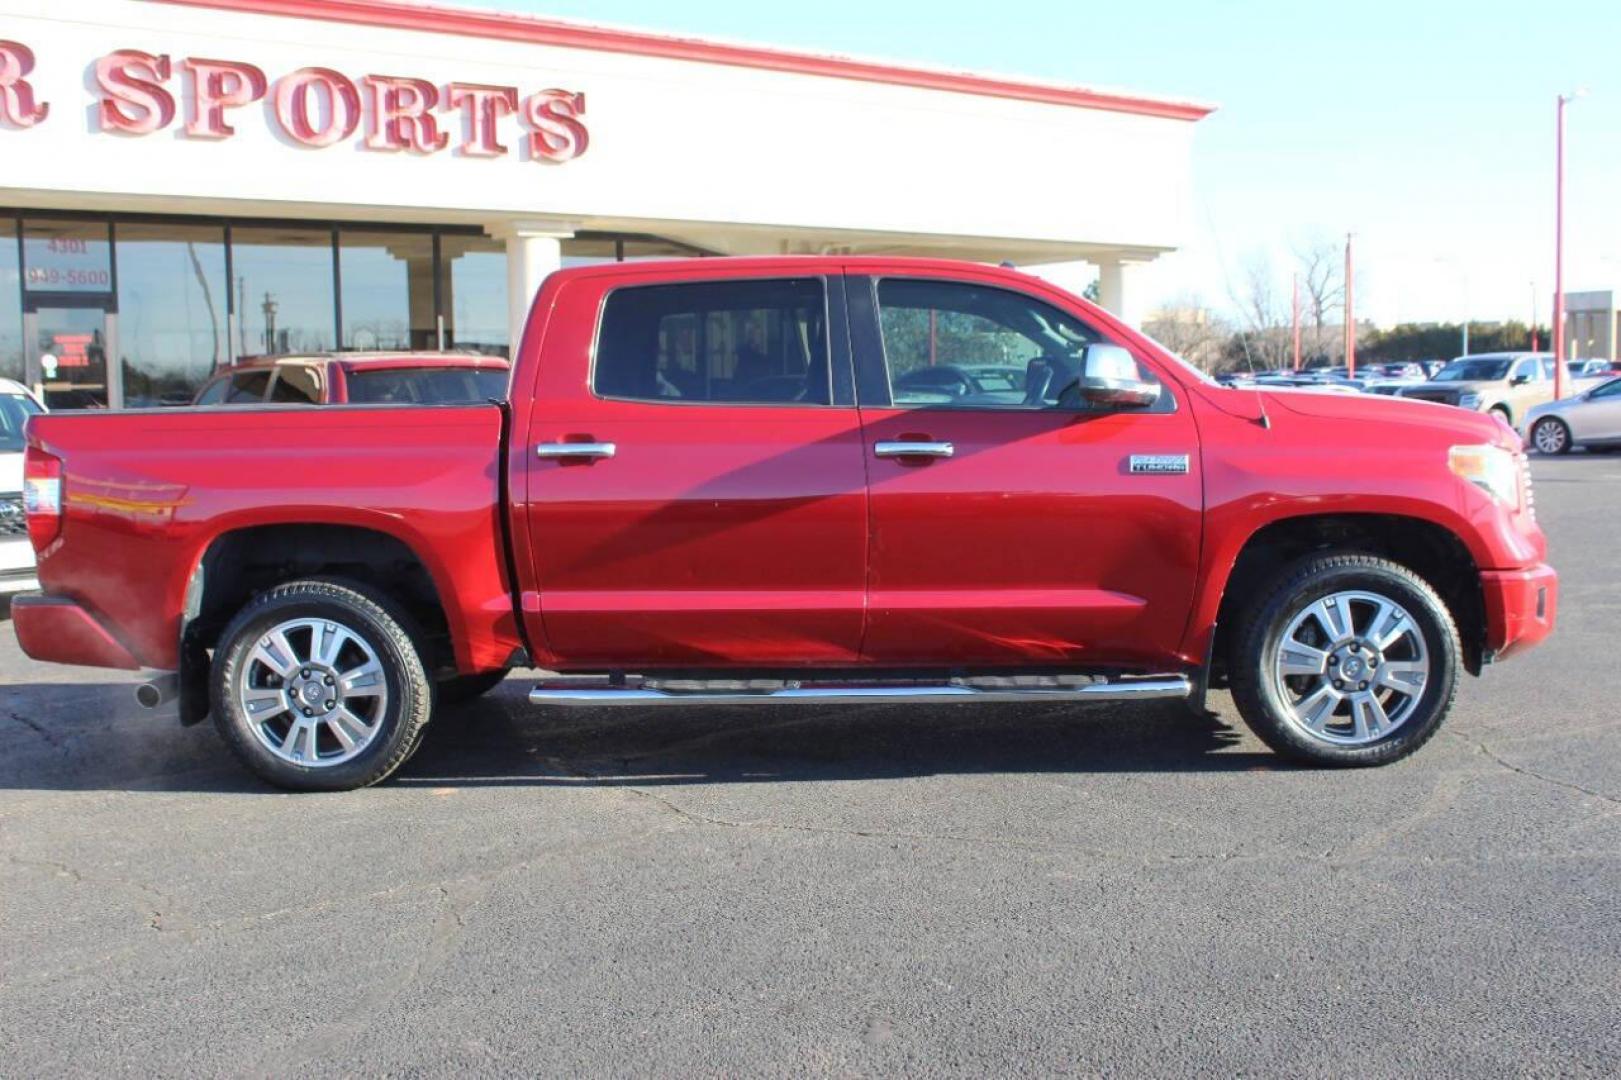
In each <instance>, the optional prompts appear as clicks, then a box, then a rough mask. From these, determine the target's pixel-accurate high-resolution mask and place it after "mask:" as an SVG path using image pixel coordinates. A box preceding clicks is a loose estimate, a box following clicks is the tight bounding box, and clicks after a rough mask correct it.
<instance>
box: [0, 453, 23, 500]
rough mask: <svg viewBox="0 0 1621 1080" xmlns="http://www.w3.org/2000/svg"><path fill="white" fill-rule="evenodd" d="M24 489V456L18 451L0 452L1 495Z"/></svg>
mask: <svg viewBox="0 0 1621 1080" xmlns="http://www.w3.org/2000/svg"><path fill="white" fill-rule="evenodd" d="M22 489H23V456H22V453H21V452H20V451H17V450H0V495H10V494H13V493H15V492H18V491H21V490H22Z"/></svg>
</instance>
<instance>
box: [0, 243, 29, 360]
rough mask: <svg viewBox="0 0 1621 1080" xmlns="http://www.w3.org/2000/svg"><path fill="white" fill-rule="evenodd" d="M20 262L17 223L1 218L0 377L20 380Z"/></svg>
mask: <svg viewBox="0 0 1621 1080" xmlns="http://www.w3.org/2000/svg"><path fill="white" fill-rule="evenodd" d="M21 295H22V263H21V262H20V261H19V258H18V252H17V222H16V221H15V220H7V219H4V218H0V379H15V380H17V381H18V382H21V381H22V380H23V379H24V377H25V373H24V371H23V312H22V305H21V304H20V303H18V302H17V301H16V298H18V297H20V296H21Z"/></svg>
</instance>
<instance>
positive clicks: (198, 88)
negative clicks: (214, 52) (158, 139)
mask: <svg viewBox="0 0 1621 1080" xmlns="http://www.w3.org/2000/svg"><path fill="white" fill-rule="evenodd" d="M180 64H181V66H182V67H184V68H185V69H186V70H187V71H188V72H189V73H190V74H191V86H192V101H191V114H190V115H189V116H187V117H186V134H187V135H189V136H191V137H192V138H194V139H224V138H228V137H230V136H232V135H235V134H236V129H235V128H234V127H232V126H231V125H230V124H227V123H226V122H225V110H226V109H236V108H241V107H242V106H243V105H247V104H250V103H252V102H255V101H258V100H259V99H260V98H262V97H264V96H265V89H266V83H265V73H264V72H262V71H260V70H259V69H258V68H256V67H254V66H253V65H252V64H239V63H237V62H236V61H234V60H199V59H196V58H195V57H191V58H187V59H185V60H182V61H181V62H180Z"/></svg>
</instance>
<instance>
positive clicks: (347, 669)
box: [235, 618, 388, 768]
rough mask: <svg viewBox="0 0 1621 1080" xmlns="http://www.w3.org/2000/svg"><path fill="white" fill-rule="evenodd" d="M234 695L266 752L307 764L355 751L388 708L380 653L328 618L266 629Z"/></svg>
mask: <svg viewBox="0 0 1621 1080" xmlns="http://www.w3.org/2000/svg"><path fill="white" fill-rule="evenodd" d="M235 693H236V698H237V704H238V705H239V706H240V708H241V710H242V715H243V716H245V717H247V718H248V722H249V726H250V727H251V729H252V731H253V734H254V736H255V737H256V738H257V739H258V740H259V742H260V743H261V744H263V746H264V747H265V749H267V750H269V751H270V752H271V753H272V754H274V755H276V756H277V757H278V758H280V759H282V760H283V761H286V762H288V763H290V764H293V765H298V766H302V767H304V768H328V767H331V766H333V765H341V764H342V763H344V762H346V761H349V760H351V759H352V758H354V757H355V756H356V755H357V754H360V753H361V752H362V751H364V750H365V749H366V748H367V747H368V746H370V745H371V744H372V741H373V740H374V739H376V737H377V733H378V732H379V731H380V730H382V727H383V718H384V716H385V715H387V710H388V680H387V679H386V678H385V677H384V673H383V665H382V663H381V662H380V661H379V659H378V655H377V650H376V649H375V648H374V647H373V646H372V644H371V642H369V641H367V640H366V638H365V637H364V636H363V635H362V634H360V633H359V632H358V631H356V630H354V629H352V628H351V627H348V626H345V625H343V624H342V623H339V622H335V621H333V620H331V619H308V618H305V619H289V620H287V621H285V622H280V623H277V624H276V625H275V626H272V627H271V628H270V629H269V630H267V631H265V632H264V634H262V635H261V636H260V638H259V641H258V642H257V643H256V644H255V645H254V647H253V650H252V651H251V652H250V653H249V654H248V657H247V660H246V662H245V663H244V664H243V665H242V669H241V674H240V675H239V676H238V678H237V685H236V687H235Z"/></svg>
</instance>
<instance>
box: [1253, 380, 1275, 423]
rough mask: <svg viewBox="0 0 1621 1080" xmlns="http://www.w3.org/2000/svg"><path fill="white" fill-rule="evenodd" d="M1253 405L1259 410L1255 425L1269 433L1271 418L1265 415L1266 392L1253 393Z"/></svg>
mask: <svg viewBox="0 0 1621 1080" xmlns="http://www.w3.org/2000/svg"><path fill="white" fill-rule="evenodd" d="M1255 404H1256V405H1257V406H1258V407H1259V408H1260V410H1261V415H1260V416H1258V417H1256V419H1255V422H1256V423H1257V424H1260V425H1261V427H1262V429H1263V430H1266V431H1271V430H1272V418H1271V417H1270V416H1268V415H1267V414H1266V392H1265V391H1263V390H1257V391H1255Z"/></svg>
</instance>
